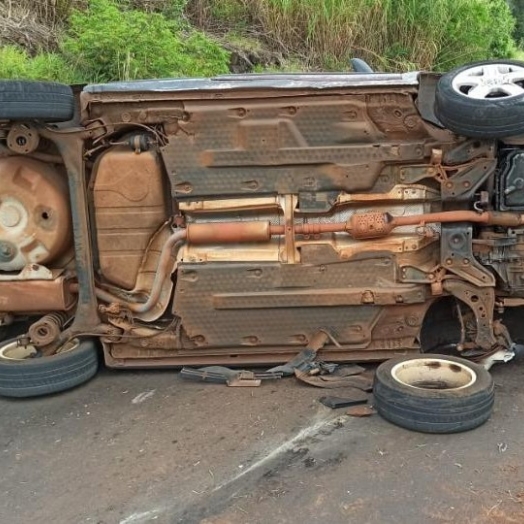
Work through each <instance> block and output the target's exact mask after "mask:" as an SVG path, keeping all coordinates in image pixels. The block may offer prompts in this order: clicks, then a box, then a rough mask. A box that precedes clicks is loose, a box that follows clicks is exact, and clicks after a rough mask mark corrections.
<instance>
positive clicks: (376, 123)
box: [0, 66, 524, 367]
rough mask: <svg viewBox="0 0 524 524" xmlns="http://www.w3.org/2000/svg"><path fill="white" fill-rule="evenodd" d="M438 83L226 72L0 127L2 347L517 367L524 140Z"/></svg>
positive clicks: (128, 91)
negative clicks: (316, 347) (446, 356)
mask: <svg viewBox="0 0 524 524" xmlns="http://www.w3.org/2000/svg"><path fill="white" fill-rule="evenodd" d="M508 67H509V66H508ZM510 72H511V71H510ZM504 74H506V75H507V74H509V73H508V72H504ZM454 78H456V77H453V78H452V79H451V80H450V81H453V79H454ZM522 80H523V81H524V77H523V78H522ZM520 81H521V80H519V82H520ZM441 82H442V80H441V77H440V76H439V75H434V74H404V75H399V74H353V75H351V74H333V75H329V74H325V75H314V74H310V75H260V76H259V75H245V76H240V75H235V76H227V77H221V78H217V79H207V80H204V79H201V80H159V81H142V82H132V83H115V84H104V85H91V86H87V87H84V88H83V89H82V90H79V92H77V93H76V95H75V97H74V103H75V108H76V110H75V115H74V117H72V118H71V119H69V121H68V122H66V123H63V122H60V123H53V122H52V120H60V118H57V119H51V118H48V119H47V121H44V120H45V119H39V118H37V117H36V116H35V118H31V117H30V113H28V112H27V110H26V112H25V113H24V112H23V111H22V113H19V114H16V115H15V116H14V117H9V115H6V114H4V115H3V116H2V111H1V110H0V118H2V119H3V120H1V121H0V180H2V183H1V186H0V297H1V308H0V320H1V324H2V329H3V337H4V339H5V340H11V339H12V338H13V337H17V340H19V341H21V342H19V343H17V344H16V347H15V348H14V349H13V347H12V344H11V345H10V346H9V348H11V349H10V351H14V352H15V353H13V354H15V355H18V354H19V353H20V352H21V353H22V355H23V358H27V357H31V356H34V355H36V354H38V355H42V356H50V355H54V354H56V353H57V352H58V353H60V351H61V349H60V348H63V347H68V348H69V349H67V351H73V350H72V349H71V347H70V346H71V344H70V343H71V341H72V340H84V339H90V340H100V341H101V345H102V347H103V354H104V358H105V362H106V364H107V365H108V366H111V367H161V366H182V365H203V364H228V365H236V364H238V365H240V364H242V365H247V364H256V365H263V364H270V363H279V362H285V361H287V360H289V359H290V358H292V357H293V356H294V355H296V354H297V353H299V352H300V351H301V350H303V349H304V348H306V347H308V344H309V343H310V341H311V340H312V339H313V337H315V335H317V334H318V333H319V332H324V333H326V335H327V337H326V343H325V346H324V347H323V348H322V350H321V351H322V353H321V354H322V359H324V360H326V361H369V360H385V359H388V358H390V357H392V356H394V355H398V354H408V353H419V352H427V351H432V352H435V351H439V352H450V353H452V354H454V355H460V356H465V357H467V358H470V359H472V360H476V361H485V360H486V359H489V358H493V359H495V360H507V359H509V358H511V356H512V351H513V347H514V344H515V343H518V342H519V341H520V340H524V331H523V328H522V326H521V325H520V322H519V320H518V318H519V315H520V314H521V313H520V312H521V308H522V306H523V305H524V196H523V195H524V193H523V191H524V174H523V173H524V150H523V149H522V148H521V143H523V141H521V140H519V135H520V134H522V133H524V128H522V126H523V124H520V125H521V128H522V129H521V130H520V131H519V130H518V129H517V131H515V130H514V129H513V128H511V131H508V130H507V129H506V130H502V131H501V130H497V129H495V130H494V131H493V133H492V135H493V136H490V133H489V129H488V131H486V130H485V129H484V127H483V126H486V125H487V124H486V123H485V122H484V121H483V120H482V117H478V113H476V114H477V117H476V116H475V113H474V110H477V109H478V108H477V107H476V106H475V107H474V108H473V109H471V110H468V109H467V108H466V109H465V113H464V115H463V119H459V124H454V123H453V122H449V121H450V119H451V120H452V118H453V116H454V114H453V113H451V114H450V113H449V112H448V113H446V111H445V110H442V107H448V105H447V104H448V102H449V107H452V102H454V99H453V100H448V99H446V105H445V106H443V105H442V104H443V103H442V97H444V96H445V91H444V87H442V84H441ZM517 85H520V84H518V83H517ZM439 86H440V87H439ZM439 89H440V90H439ZM501 89H503V88H501ZM522 92H523V93H524V89H522ZM458 94H459V95H460V91H459V92H458ZM1 96H2V91H1V89H0V99H1ZM457 96H458V95H457ZM512 96H513V95H511V96H509V98H512ZM439 97H440V98H439ZM465 98H467V97H465ZM459 99H460V97H459ZM439 100H440V108H441V111H440V113H439ZM468 100H469V99H468ZM486 100H487V103H488V104H491V105H490V108H491V106H492V105H493V104H494V102H493V100H495V101H497V100H498V98H497V97H494V98H492V99H490V98H489V97H488V98H486V99H483V100H482V102H486ZM4 102H5V100H4ZM0 105H1V104H0ZM513 109H514V111H517V112H518V111H520V115H521V116H522V110H521V109H520V108H513ZM468 111H469V112H468ZM20 114H22V116H24V115H25V118H22V117H21V116H20ZM4 117H5V118H4ZM475 118H477V119H478V121H479V126H478V128H473V129H472V130H471V131H469V129H470V127H471V126H472V125H473V124H474V123H475ZM508 118H509V117H508ZM468 119H469V120H468ZM61 120H67V119H66V118H62V119H61ZM521 120H523V119H521ZM443 121H446V125H444V124H443ZM460 122H463V125H464V128H465V129H466V132H467V134H461V133H460V129H461V128H460V125H461V124H460ZM472 123H473V124H472ZM508 125H509V124H508ZM457 126H458V130H457ZM467 126H470V127H467ZM510 132H511V136H509V135H508V133H510ZM68 344H69V346H68ZM24 351H25V353H24ZM17 352H18V353H17ZM2 355H3V356H4V358H6V359H9V358H12V359H16V358H18V357H17V356H11V357H10V356H9V355H10V354H9V353H8V352H4V353H2Z"/></svg>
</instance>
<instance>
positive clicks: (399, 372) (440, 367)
mask: <svg viewBox="0 0 524 524" xmlns="http://www.w3.org/2000/svg"><path fill="white" fill-rule="evenodd" d="M391 375H392V377H393V378H394V379H395V380H396V381H397V382H399V383H400V384H403V385H404V386H408V387H411V388H415V389H438V390H447V391H457V390H459V389H464V388H467V387H469V386H471V385H472V384H474V383H475V382H476V380H477V374H476V373H475V371H473V370H472V369H471V368H469V367H468V366H465V365H464V364H461V363H458V362H454V361H451V360H445V359H441V358H419V359H413V360H407V361H405V362H400V363H399V364H396V365H395V366H394V367H393V369H392V370H391Z"/></svg>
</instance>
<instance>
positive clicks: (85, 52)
mask: <svg viewBox="0 0 524 524" xmlns="http://www.w3.org/2000/svg"><path fill="white" fill-rule="evenodd" d="M121 2H122V0H120V2H117V1H116V0H89V4H88V6H87V7H86V8H85V9H81V10H80V9H73V10H71V11H70V14H69V19H68V27H67V29H66V31H65V33H64V34H63V36H62V38H61V39H60V41H59V44H58V50H57V51H56V53H40V54H37V55H36V56H35V57H34V58H32V57H30V56H29V55H28V54H27V53H26V52H25V51H24V50H22V49H20V48H16V47H15V46H8V47H4V48H0V77H2V78H22V77H25V78H38V79H41V80H59V81H62V82H64V81H65V82H67V81H68V80H71V79H72V78H73V79H74V80H75V81H76V82H107V81H112V80H128V79H135V78H154V77H157V78H158V77H180V76H211V75H215V74H220V73H227V72H228V70H229V69H228V65H229V53H228V52H227V51H226V50H225V49H223V48H222V47H221V46H219V45H218V44H217V43H216V42H215V41H214V40H212V39H211V38H209V37H207V36H206V35H204V33H202V32H199V31H197V30H195V29H193V28H192V27H190V26H189V24H187V23H186V22H185V21H184V19H183V18H180V17H179V18H178V19H175V18H171V19H168V18H167V17H166V16H165V15H164V14H162V13H156V12H146V11H142V10H138V9H134V8H133V5H132V4H131V3H130V2H128V1H127V0H126V2H123V3H121ZM177 6H178V7H184V6H185V4H182V3H180V1H179V2H178V4H176V3H174V2H172V3H170V4H169V6H166V7H170V8H171V9H172V10H173V9H174V11H171V14H174V13H175V12H176V8H177ZM4 55H5V56H4ZM2 57H4V58H7V60H6V61H5V63H4V61H3V60H1V58H2Z"/></svg>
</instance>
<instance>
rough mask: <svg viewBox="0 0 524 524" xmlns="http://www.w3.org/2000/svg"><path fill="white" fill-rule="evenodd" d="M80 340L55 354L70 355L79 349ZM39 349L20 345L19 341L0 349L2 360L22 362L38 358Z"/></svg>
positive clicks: (66, 345) (72, 341) (30, 345)
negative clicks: (70, 352) (69, 353)
mask: <svg viewBox="0 0 524 524" xmlns="http://www.w3.org/2000/svg"><path fill="white" fill-rule="evenodd" d="M78 344H79V341H78V339H76V338H75V339H73V340H70V341H69V342H66V343H65V344H64V345H63V346H62V347H60V348H59V349H58V350H57V351H56V353H55V354H57V355H58V354H62V353H68V352H69V351H73V349H76V348H77V347H78ZM37 354H38V349H37V348H36V347H35V346H33V344H19V343H18V340H13V341H11V342H9V343H7V344H4V345H3V346H2V347H0V360H7V361H11V362H20V361H24V360H29V359H32V358H34V357H36V356H37Z"/></svg>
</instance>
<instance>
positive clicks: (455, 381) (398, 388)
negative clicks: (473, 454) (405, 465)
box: [373, 354, 494, 433]
mask: <svg viewBox="0 0 524 524" xmlns="http://www.w3.org/2000/svg"><path fill="white" fill-rule="evenodd" d="M373 394H374V397H375V407H376V409H377V411H378V412H379V413H380V415H382V416H383V417H384V418H385V419H386V420H389V421H390V422H393V424H396V425H397V426H401V427H403V428H406V429H411V430H414V431H421V432H423V433H458V432H460V431H467V430H469V429H473V428H476V427H477V426H480V425H481V424H483V423H484V422H486V420H488V418H489V417H490V415H491V412H492V410H493V402H494V385H493V379H492V378H491V375H490V374H489V373H488V372H487V371H486V370H485V369H484V368H483V367H482V366H480V365H478V364H475V363H472V362H469V361H468V360H465V359H463V358H458V357H451V356H446V355H431V354H426V355H421V356H415V357H400V358H394V359H391V360H389V361H387V362H384V363H383V364H381V365H380V366H379V367H378V368H377V371H376V374H375V383H374V386H373Z"/></svg>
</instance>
